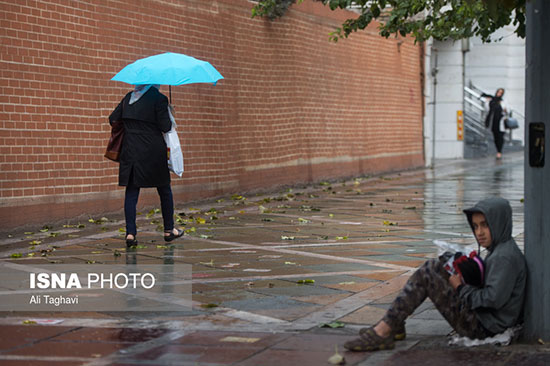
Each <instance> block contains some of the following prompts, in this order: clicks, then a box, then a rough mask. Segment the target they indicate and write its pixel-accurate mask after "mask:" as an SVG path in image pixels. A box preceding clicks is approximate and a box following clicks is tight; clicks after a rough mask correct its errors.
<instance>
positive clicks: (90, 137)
mask: <svg viewBox="0 0 550 366" xmlns="http://www.w3.org/2000/svg"><path fill="white" fill-rule="evenodd" d="M86 3H90V4H86ZM252 4H253V3H252V2H250V1H247V0H217V1H214V0H212V1H208V0H135V1H114V0H113V1H111V0H94V1H90V2H80V1H70V0H52V1H33V0H26V1H23V0H11V1H0V9H1V13H0V35H1V49H0V51H1V54H0V78H1V89H0V101H1V102H0V103H1V107H0V226H3V227H4V228H9V227H14V226H18V225H22V224H24V223H45V222H48V221H49V220H57V219H63V218H70V217H74V216H77V215H82V214H89V215H93V214H97V213H99V212H108V211H113V210H119V209H120V208H121V207H122V192H123V191H122V189H121V188H119V187H117V173H118V170H117V165H116V164H115V163H112V162H110V161H107V160H106V159H104V158H103V152H104V148H105V144H106V141H107V139H108V136H109V131H110V129H109V126H108V123H107V116H108V115H109V113H110V112H111V110H112V109H113V108H114V107H115V106H116V104H117V103H118V101H119V100H120V98H121V97H122V96H123V95H124V94H125V93H126V92H127V91H128V90H130V88H131V87H130V86H129V85H126V84H124V83H120V82H114V81H110V78H111V77H112V76H113V75H114V74H115V73H116V72H117V71H118V70H119V69H121V68H122V67H123V66H125V65H126V64H128V63H130V62H132V61H134V60H136V59H138V58H141V57H145V56H150V55H153V54H157V53H162V52H167V51H170V52H181V53H185V54H188V55H191V56H194V57H197V58H200V59H205V60H208V61H210V62H211V63H212V64H213V65H214V66H215V67H216V68H217V69H218V70H219V71H220V72H221V73H222V74H223V75H224V77H225V79H224V80H222V81H220V82H219V83H218V85H217V86H212V85H205V84H195V85H186V86H176V87H172V102H173V104H174V105H175V107H176V112H177V113H176V120H177V121H178V122H179V126H180V128H179V134H180V139H181V143H182V146H183V152H184V157H185V169H186V171H185V173H184V175H183V178H174V179H173V183H172V184H173V188H174V192H175V195H176V199H177V202H179V203H181V202H185V201H190V200H195V199H199V198H204V197H209V196H216V195H221V194H228V193H233V192H242V191H245V190H252V189H257V188H269V187H275V186H277V185H281V184H292V183H298V182H311V181H316V180H320V179H326V178H335V177H343V176H352V175H360V174H364V173H370V172H380V171H387V170H395V169H402V168H408V167H413V166H419V165H422V164H423V151H422V149H423V147H422V91H421V77H420V75H421V67H420V65H421V62H420V57H421V49H420V47H419V46H416V45H414V44H413V42H412V41H411V40H404V42H403V43H402V44H401V42H402V41H403V40H396V39H389V40H386V39H384V38H381V37H379V36H378V35H377V33H376V27H371V28H369V30H367V31H364V32H362V33H357V34H354V35H352V36H351V37H350V38H349V39H347V40H342V41H340V42H338V43H331V42H329V41H328V34H329V32H331V31H332V30H333V28H334V27H335V26H337V25H339V24H341V22H342V20H344V19H346V18H347V17H349V16H353V13H350V12H345V11H337V12H331V11H330V10H329V8H328V7H324V6H322V5H321V4H319V3H315V2H311V1H307V0H306V1H305V2H304V3H303V4H301V5H299V6H294V7H293V8H292V10H291V11H290V12H289V13H288V14H287V16H285V17H284V18H282V19H279V20H277V21H275V22H269V21H267V20H264V19H251V18H250V9H251V7H252ZM161 91H163V92H165V93H168V88H167V87H166V86H163V87H162V88H161ZM141 202H142V203H143V204H150V203H156V197H155V194H153V193H146V194H145V195H144V196H143V199H142V200H141Z"/></svg>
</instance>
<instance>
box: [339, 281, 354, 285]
mask: <svg viewBox="0 0 550 366" xmlns="http://www.w3.org/2000/svg"><path fill="white" fill-rule="evenodd" d="M353 284H355V281H349V282H340V283H339V285H353Z"/></svg>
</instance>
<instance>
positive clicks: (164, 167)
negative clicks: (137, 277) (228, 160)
mask: <svg viewBox="0 0 550 366" xmlns="http://www.w3.org/2000/svg"><path fill="white" fill-rule="evenodd" d="M158 87H159V86H158V85H136V87H135V89H134V90H133V91H132V92H130V93H128V94H126V96H125V97H124V98H123V99H122V101H121V102H120V103H119V104H118V106H117V107H116V108H115V110H114V111H113V112H112V113H111V115H110V116H109V123H110V124H113V122H115V121H118V120H121V121H123V124H124V141H123V144H122V151H121V154H120V166H119V173H118V185H119V186H124V187H126V192H125V197H124V215H125V218H126V245H127V246H128V247H131V246H135V245H137V238H136V236H137V227H136V206H137V202H138V198H139V192H140V189H141V188H151V187H155V188H156V189H157V192H158V194H159V197H160V204H161V211H162V218H163V221H164V240H165V241H172V240H174V239H176V238H179V237H181V236H182V235H183V230H178V229H175V228H174V201H173V197H172V189H171V187H170V171H169V170H168V161H167V155H166V143H165V142H164V138H163V136H162V133H163V132H168V131H170V129H171V128H172V123H171V120H170V116H169V111H168V98H167V97H166V96H165V95H164V94H162V93H161V92H160V91H159V90H158Z"/></svg>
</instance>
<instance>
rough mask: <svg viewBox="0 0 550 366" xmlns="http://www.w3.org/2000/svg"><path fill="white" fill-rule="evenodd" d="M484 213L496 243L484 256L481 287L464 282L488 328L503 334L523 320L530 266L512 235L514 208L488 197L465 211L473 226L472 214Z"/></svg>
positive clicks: (462, 292)
mask: <svg viewBox="0 0 550 366" xmlns="http://www.w3.org/2000/svg"><path fill="white" fill-rule="evenodd" d="M476 212H479V213H482V214H483V215H485V219H486V220H487V224H488V226H489V230H490V231H491V237H492V239H493V242H492V244H491V246H490V247H489V248H488V250H489V254H488V255H487V257H486V258H485V283H484V286H483V287H482V288H477V287H473V286H470V285H465V286H464V287H462V289H461V290H460V297H462V298H464V299H466V301H467V302H468V303H469V304H470V305H471V307H472V309H473V310H474V311H475V313H476V315H477V318H478V319H479V321H480V322H481V324H482V325H483V326H484V327H485V329H487V330H489V331H491V332H492V333H495V334H497V333H501V332H503V331H504V330H505V329H506V328H509V327H511V326H514V325H516V324H518V323H519V322H520V321H522V315H523V301H524V298H525V283H526V279H527V269H526V265H525V258H524V257H523V254H522V253H521V251H520V250H519V248H518V246H517V244H516V242H515V240H514V239H513V238H512V208H511V207H510V203H509V202H508V201H507V200H505V199H503V198H489V199H486V200H483V201H480V202H478V203H477V204H476V205H475V206H474V207H472V208H469V209H466V210H464V213H465V214H466V216H467V217H468V222H469V223H470V226H471V227H472V230H473V226H472V215H473V214H474V213H476Z"/></svg>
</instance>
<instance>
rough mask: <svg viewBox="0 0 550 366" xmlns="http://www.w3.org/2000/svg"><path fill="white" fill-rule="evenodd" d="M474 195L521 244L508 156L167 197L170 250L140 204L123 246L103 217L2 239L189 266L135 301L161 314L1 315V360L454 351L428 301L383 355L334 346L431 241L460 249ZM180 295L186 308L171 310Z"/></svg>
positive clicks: (371, 318) (428, 254) (78, 254)
mask: <svg viewBox="0 0 550 366" xmlns="http://www.w3.org/2000/svg"><path fill="white" fill-rule="evenodd" d="M489 196H502V197H505V198H507V199H508V200H509V201H510V203H511V205H512V208H513V211H514V225H515V228H514V231H513V235H514V237H515V238H516V240H517V241H518V243H519V244H520V246H522V245H523V203H522V198H523V154H522V153H513V154H509V155H507V156H505V158H504V159H503V160H502V161H498V162H497V161H495V160H494V159H490V158H487V159H480V160H475V161H474V160H467V161H466V160H465V161H442V162H438V164H437V166H436V168H435V169H433V170H431V169H419V170H413V171H406V172H398V173H391V174H389V173H388V174H385V175H383V176H373V177H360V178H355V179H348V180H345V181H337V182H334V181H331V182H321V183H319V184H315V185H310V186H302V187H294V188H292V189H288V190H284V191H280V192H276V193H269V194H267V193H266V194H258V195H250V196H246V195H234V196H232V197H225V198H223V199H219V200H213V201H205V202H201V203H200V204H195V205H194V206H193V207H191V206H186V205H183V206H178V207H177V212H178V213H179V217H178V224H179V225H180V226H181V227H183V228H184V229H185V230H186V233H187V235H186V236H185V237H183V238H182V239H181V240H178V241H176V242H173V243H170V244H167V243H164V242H163V241H162V238H161V236H160V235H161V233H160V232H159V231H158V225H159V224H160V223H161V222H162V220H161V217H160V214H159V213H158V212H157V211H154V210H153V211H151V212H143V213H142V215H140V216H139V219H138V225H139V234H138V240H139V245H138V247H137V248H134V249H128V250H126V248H124V242H123V237H122V236H121V233H120V230H119V229H120V228H121V227H123V226H124V223H123V221H121V220H120V218H117V217H109V218H105V219H103V220H102V219H101V218H94V219H93V220H92V221H93V222H86V223H82V224H81V225H80V227H78V226H73V227H52V228H48V230H47V231H44V230H43V231H44V232H40V231H39V230H38V228H37V230H35V231H36V233H29V232H27V233H26V234H23V235H21V234H17V235H16V234H14V235H13V237H11V238H7V239H3V240H1V241H0V251H2V253H0V255H2V258H3V259H2V265H4V266H6V265H9V266H10V267H9V268H10V269H11V270H15V271H24V270H25V269H26V270H28V269H31V268H44V266H46V265H48V264H51V263H52V262H53V263H55V264H56V265H67V266H68V265H86V266H89V267H90V268H94V267H93V266H94V265H96V266H97V265H111V266H112V265H115V264H116V265H123V266H124V265H136V264H137V265H150V266H157V265H163V266H168V267H170V266H172V267H173V268H174V272H176V269H179V268H189V276H188V277H187V278H184V279H181V278H177V279H176V278H170V277H168V278H165V279H164V282H163V285H164V289H169V290H166V291H168V292H163V291H164V290H163V291H160V292H159V293H158V294H157V295H156V296H149V297H146V296H145V297H143V298H140V302H139V304H141V305H142V306H143V308H146V309H155V308H156V306H157V305H158V304H160V303H163V304H169V305H172V307H169V310H168V311H145V312H144V311H136V310H143V308H142V309H139V307H138V308H131V307H128V308H124V307H123V306H119V307H117V306H118V305H116V304H114V305H113V306H112V308H110V309H109V310H108V311H101V312H98V311H89V310H88V311H86V312H81V311H80V312H79V311H76V312H50V311H41V312H37V311H34V312H3V313H2V315H3V316H2V318H0V324H1V325H0V334H1V335H2V337H1V338H2V339H9V341H8V342H4V343H3V344H2V345H0V360H1V363H2V364H13V365H21V364H30V365H35V364H36V365H44V364H52V365H72V364H74V365H80V364H87V365H109V364H117V365H130V364H132V365H153V364H154V365H229V364H238V365H281V364H287V365H302V366H305V365H323V364H327V363H326V361H327V359H328V358H329V357H330V356H331V355H332V354H333V353H334V348H335V347H338V349H339V350H340V353H342V354H343V355H344V356H345V357H346V360H347V364H349V365H367V364H382V363H384V362H385V363H386V364H403V363H404V362H405V361H404V360H407V364H415V363H414V362H416V361H418V362H423V364H426V363H428V364H430V363H431V364H441V363H442V362H449V361H453V360H454V361H456V360H465V359H469V356H468V355H469V354H470V350H467V349H464V348H460V347H452V348H451V347H450V346H447V344H446V340H445V337H444V336H445V335H447V334H448V333H449V332H450V330H451V329H450V327H449V326H448V325H447V324H446V322H445V321H444V320H443V319H442V318H441V316H440V315H439V314H438V313H437V311H436V310H435V309H434V308H433V306H432V305H431V304H430V303H429V302H426V303H425V304H423V305H422V306H421V307H420V308H419V309H418V310H417V312H416V313H415V314H414V315H413V317H411V318H410V319H409V320H408V322H407V340H406V341H404V342H399V343H398V345H397V348H396V349H395V350H393V351H389V352H379V353H375V354H372V355H371V354H362V353H359V354H357V353H349V352H344V351H343V349H342V344H343V343H344V341H345V340H347V339H349V338H350V337H353V336H354V335H355V334H356V332H357V330H358V329H359V328H360V327H362V326H365V325H370V324H374V323H375V322H376V321H377V320H378V319H379V318H380V317H381V316H382V315H383V314H384V311H385V309H386V308H387V307H388V306H389V303H390V302H391V301H392V300H393V298H394V297H395V295H396V293H397V291H399V289H400V288H401V286H402V285H403V284H404V282H405V281H406V279H407V278H408V276H409V275H410V274H411V273H412V272H413V271H414V270H415V268H417V267H418V266H419V265H421V264H422V263H423V262H424V261H425V260H426V259H428V258H433V257H435V256H436V255H437V248H436V247H435V246H434V244H433V240H435V239H439V240H444V241H447V242H452V243H457V244H462V245H472V244H473V243H474V239H473V236H472V235H471V231H470V229H469V227H468V225H467V223H466V220H465V218H464V215H463V214H462V209H463V208H466V207H469V206H471V205H473V204H474V203H475V202H476V201H478V200H479V199H482V198H485V197H489ZM82 226H85V227H82ZM33 242H34V244H31V243H33ZM3 248H4V249H3ZM33 253H34V254H33ZM12 256H13V257H12ZM179 266H184V267H179ZM185 266H187V267H185ZM23 267H24V268H25V269H24V268H23ZM96 268H97V267H96ZM163 268H165V267H163ZM184 286H187V287H184ZM12 290H13V289H9V288H5V289H2V291H0V294H1V295H4V296H6V295H7V296H9V295H10V292H9V291H12ZM11 294H13V293H11ZM182 299H183V300H186V301H188V302H189V307H188V308H182V310H174V308H175V309H179V308H178V306H179V304H181V303H182V301H183V300H182ZM23 323H30V324H23ZM323 324H327V325H326V326H325V327H322V325H323ZM514 347H515V348H514ZM435 350H437V352H435ZM505 350H506V351H505V352H504V353H502V352H501V351H499V350H498V349H494V348H485V347H482V348H481V349H479V348H478V349H476V352H479V351H482V353H481V354H482V355H483V357H482V358H481V359H480V361H482V360H484V359H485V358H484V357H485V356H486V357H492V358H493V359H495V361H494V362H496V364H522V363H521V362H519V361H517V360H523V361H525V360H526V359H529V360H534V361H537V362H538V361H540V360H542V361H544V362H548V361H550V358H549V357H548V356H549V353H548V347H546V348H544V346H526V345H517V346H511V347H508V348H506V349H505ZM497 356H498V357H497ZM525 357H527V358H525ZM529 357H531V358H529ZM487 359H490V358H487ZM430 360H431V361H430ZM523 361H522V362H523ZM46 362H47V363H46Z"/></svg>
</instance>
